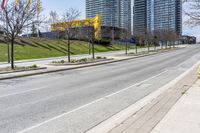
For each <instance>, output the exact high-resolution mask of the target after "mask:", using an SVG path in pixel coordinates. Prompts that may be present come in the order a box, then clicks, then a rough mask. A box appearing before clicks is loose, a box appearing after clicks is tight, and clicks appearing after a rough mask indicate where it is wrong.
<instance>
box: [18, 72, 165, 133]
mask: <svg viewBox="0 0 200 133" xmlns="http://www.w3.org/2000/svg"><path fill="white" fill-rule="evenodd" d="M167 71H168V70H165V71H163V72H161V73H159V74H157V75H155V76H153V77H150V78H148V79H146V80H143V81H141V82H139V83H136V84H134V85H131V86H129V87H127V88H124V89H122V90H120V91H117V92H115V93H113V94H110V95H107V96H105V97H102V98H100V99H97V100H95V101H93V102H90V103H88V104H85V105H83V106H80V107H78V108H76V109H73V110H71V111H69V112H66V113H63V114H61V115H58V116H56V117H53V118H51V119H49V120H46V121H44V122H42V123H39V124H37V125H34V126H31V127H29V128H26V129H24V130H22V131H19V132H18V133H26V132H28V131H30V130H32V129H34V128H37V127H40V126H42V125H44V124H46V123H49V122H51V121H53V120H56V119H59V118H61V117H63V116H66V115H68V114H71V113H73V112H76V111H78V110H81V109H83V108H85V107H87V106H89V105H92V104H94V103H97V102H99V101H101V100H104V99H106V98H108V97H111V96H114V95H116V94H119V93H121V92H124V91H126V90H128V89H130V88H132V87H134V86H137V85H139V84H142V83H144V82H146V81H149V80H151V79H153V78H156V77H158V76H160V75H162V74H164V73H166V72H167Z"/></svg>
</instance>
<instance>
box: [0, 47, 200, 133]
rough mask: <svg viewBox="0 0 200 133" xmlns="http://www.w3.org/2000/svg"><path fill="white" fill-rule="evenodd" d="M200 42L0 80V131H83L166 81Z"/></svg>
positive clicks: (193, 58)
mask: <svg viewBox="0 0 200 133" xmlns="http://www.w3.org/2000/svg"><path fill="white" fill-rule="evenodd" d="M199 53H200V46H198V45H194V46H190V47H187V48H184V49H180V50H175V51H171V52H166V53H162V54H157V55H152V56H149V57H143V58H140V59H136V60H128V61H123V62H118V63H112V64H107V65H101V66H96V67H90V68H84V69H79V70H70V71H63V72H58V73H52V74H45V75H40V76H32V77H26V78H19V79H12V80H5V81H0V133H16V132H20V133H25V132H28V133H29V132H31V133H33V132H34V133H40V132H41V133H55V132H56V133H82V132H85V131H87V130H89V129H90V128H92V127H94V126H95V125H97V124H99V123H101V122H102V121H104V120H106V119H108V118H109V117H111V116H113V115H114V114H116V113H118V112H120V111H121V110H123V109H125V108H126V107H128V106H130V105H132V104H134V103H135V102H137V101H138V100H140V99H142V98H143V97H145V96H146V95H148V94H150V93H152V92H153V91H155V90H157V89H158V88H160V87H162V86H163V85H165V84H167V83H168V82H170V81H171V80H173V79H174V78H176V77H177V76H179V75H180V74H182V73H183V72H184V71H186V70H187V69H188V68H190V67H192V65H194V64H195V63H196V62H197V61H198V60H199V59H200V54H199Z"/></svg>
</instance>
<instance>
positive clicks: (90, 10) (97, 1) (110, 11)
mask: <svg viewBox="0 0 200 133" xmlns="http://www.w3.org/2000/svg"><path fill="white" fill-rule="evenodd" d="M97 14H100V15H101V23H102V26H111V27H119V28H124V29H128V30H131V0H86V17H87V18H91V17H95V16H96V15H97Z"/></svg>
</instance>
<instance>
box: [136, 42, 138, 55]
mask: <svg viewBox="0 0 200 133" xmlns="http://www.w3.org/2000/svg"><path fill="white" fill-rule="evenodd" d="M135 53H136V54H137V53H138V49H137V44H135Z"/></svg>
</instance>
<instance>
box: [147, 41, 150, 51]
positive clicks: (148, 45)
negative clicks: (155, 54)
mask: <svg viewBox="0 0 200 133" xmlns="http://www.w3.org/2000/svg"><path fill="white" fill-rule="evenodd" d="M147 46H148V53H149V52H150V45H149V43H148V44H147Z"/></svg>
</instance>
